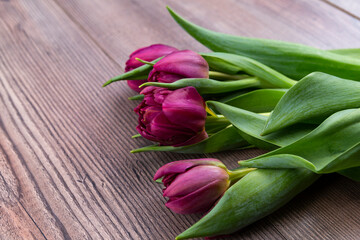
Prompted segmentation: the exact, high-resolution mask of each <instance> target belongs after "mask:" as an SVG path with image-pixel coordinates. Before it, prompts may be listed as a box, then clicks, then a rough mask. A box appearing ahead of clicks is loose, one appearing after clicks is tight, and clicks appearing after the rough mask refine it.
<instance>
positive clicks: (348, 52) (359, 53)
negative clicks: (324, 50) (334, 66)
mask: <svg viewBox="0 0 360 240" xmlns="http://www.w3.org/2000/svg"><path fill="white" fill-rule="evenodd" d="M328 51H329V52H332V53H336V54H340V55H344V56H348V57H353V58H358V59H360V48H341V49H331V50H328Z"/></svg>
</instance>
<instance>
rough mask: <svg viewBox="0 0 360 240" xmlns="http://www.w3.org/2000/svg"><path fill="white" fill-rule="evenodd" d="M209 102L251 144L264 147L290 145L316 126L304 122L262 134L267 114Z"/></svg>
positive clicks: (271, 148) (273, 147)
mask: <svg viewBox="0 0 360 240" xmlns="http://www.w3.org/2000/svg"><path fill="white" fill-rule="evenodd" d="M207 104H208V106H209V107H213V108H214V109H215V110H216V111H218V112H219V113H220V114H222V115H223V116H224V117H225V118H227V119H228V120H229V121H230V122H231V123H232V124H233V125H234V126H235V127H237V128H238V129H239V134H240V135H241V136H242V137H243V138H244V139H246V140H247V141H248V142H249V143H250V144H253V145H255V146H256V147H259V148H263V149H268V150H273V149H276V148H278V147H281V146H286V145H289V144H291V143H293V142H295V141H297V140H298V139H300V138H301V137H303V136H304V135H306V134H308V133H309V132H311V131H312V130H313V129H314V128H315V127H314V126H313V125H309V124H302V125H297V126H296V127H294V128H291V129H286V130H281V131H278V132H274V133H271V134H269V135H267V136H262V135H261V131H262V129H263V128H264V126H265V123H266V120H267V117H266V116H263V115H260V114H256V113H253V112H249V111H246V110H243V109H240V108H236V107H233V106H230V105H227V104H224V103H220V102H216V101H207Z"/></svg>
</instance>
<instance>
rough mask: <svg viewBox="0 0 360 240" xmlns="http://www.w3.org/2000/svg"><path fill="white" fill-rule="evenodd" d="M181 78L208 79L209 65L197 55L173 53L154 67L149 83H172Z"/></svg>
mask: <svg viewBox="0 0 360 240" xmlns="http://www.w3.org/2000/svg"><path fill="white" fill-rule="evenodd" d="M182 78H209V65H208V63H207V62H206V61H205V59H204V58H203V57H202V56H200V55H199V54H198V53H196V52H193V51H190V50H182V51H175V52H172V53H170V54H169V55H167V56H165V57H164V58H162V59H161V60H160V61H159V62H157V63H156V64H155V65H154V68H153V69H152V70H151V72H150V74H149V78H148V81H149V82H163V83H172V82H175V81H176V80H179V79H182Z"/></svg>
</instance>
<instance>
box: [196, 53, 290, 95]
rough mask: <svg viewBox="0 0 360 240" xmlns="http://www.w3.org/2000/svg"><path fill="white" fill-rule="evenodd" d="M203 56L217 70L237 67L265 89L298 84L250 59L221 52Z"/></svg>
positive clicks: (202, 54) (203, 54)
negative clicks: (254, 78) (258, 81)
mask: <svg viewBox="0 0 360 240" xmlns="http://www.w3.org/2000/svg"><path fill="white" fill-rule="evenodd" d="M201 56H202V57H203V58H205V60H206V61H207V62H208V63H209V66H210V67H212V68H216V69H218V70H219V71H224V72H225V71H226V69H225V68H224V65H226V66H235V67H237V68H238V69H239V70H238V71H243V72H245V73H247V74H250V75H252V76H255V77H258V78H259V80H260V81H261V82H260V83H261V86H262V87H264V88H265V87H277V88H290V87H291V86H293V85H294V84H295V83H296V81H294V80H292V79H290V78H288V77H286V76H285V75H283V74H281V73H279V72H277V71H275V70H274V69H272V68H270V67H268V66H266V65H264V64H262V63H261V62H258V61H256V60H254V59H251V58H248V57H244V56H239V55H236V54H231V53H221V52H211V53H201ZM236 73H238V72H236ZM236 73H234V74H236Z"/></svg>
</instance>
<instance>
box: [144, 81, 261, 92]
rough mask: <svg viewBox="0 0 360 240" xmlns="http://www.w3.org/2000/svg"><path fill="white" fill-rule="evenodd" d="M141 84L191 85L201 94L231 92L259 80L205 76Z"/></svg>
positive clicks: (174, 86) (249, 86)
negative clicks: (214, 78) (226, 79)
mask: <svg viewBox="0 0 360 240" xmlns="http://www.w3.org/2000/svg"><path fill="white" fill-rule="evenodd" d="M143 86H155V87H163V88H169V89H179V88H184V87H188V86H193V87H195V88H196V90H197V91H198V92H199V93H200V94H201V95H203V94H217V93H226V92H233V91H237V90H241V89H244V88H251V87H260V81H259V80H258V79H257V78H254V77H253V78H247V79H242V80H237V81H217V80H213V79H207V78H185V79H180V80H177V81H175V82H172V83H160V82H147V83H144V84H143V85H141V87H143Z"/></svg>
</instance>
